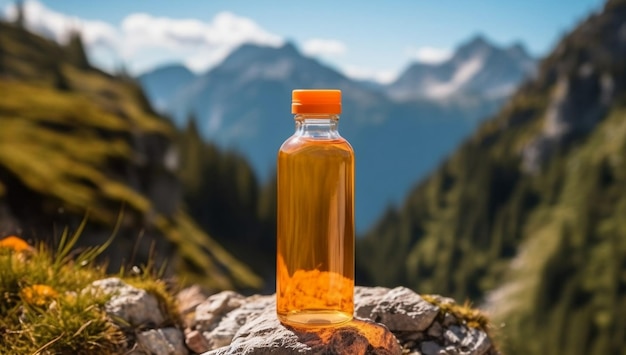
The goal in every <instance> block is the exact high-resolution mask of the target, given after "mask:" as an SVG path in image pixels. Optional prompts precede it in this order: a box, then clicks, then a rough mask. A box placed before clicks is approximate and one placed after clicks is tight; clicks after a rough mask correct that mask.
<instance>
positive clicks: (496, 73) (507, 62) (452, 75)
mask: <svg viewBox="0 0 626 355" xmlns="http://www.w3.org/2000/svg"><path fill="white" fill-rule="evenodd" d="M534 69H535V60H534V59H533V58H531V57H530V55H528V52H527V51H526V49H525V48H524V46H523V45H522V44H519V43H517V44H514V45H512V46H510V47H508V48H500V47H497V46H495V45H493V44H491V43H489V42H488V40H487V39H486V38H485V37H483V36H480V35H478V36H476V37H474V38H473V39H471V40H470V41H468V42H466V43H464V44H462V45H461V46H460V47H459V48H458V49H457V50H456V52H455V53H454V55H453V56H452V57H451V58H450V59H448V60H446V61H444V62H442V63H438V64H425V63H419V62H416V63H413V64H411V65H410V66H409V67H408V68H407V69H406V70H405V71H404V72H403V73H402V74H401V75H400V76H399V77H398V79H396V81H395V82H393V83H392V84H390V85H389V87H388V88H387V91H388V93H389V96H391V97H393V98H394V99H396V100H401V101H405V100H412V99H416V98H429V99H436V100H442V99H450V98H454V97H459V96H461V97H462V96H479V97H484V98H492V99H498V98H506V97H508V96H509V95H510V94H511V93H512V92H513V91H514V90H515V89H516V88H517V86H518V85H519V83H520V82H521V81H523V80H524V79H525V78H527V77H529V76H530V75H532V73H533V71H534Z"/></svg>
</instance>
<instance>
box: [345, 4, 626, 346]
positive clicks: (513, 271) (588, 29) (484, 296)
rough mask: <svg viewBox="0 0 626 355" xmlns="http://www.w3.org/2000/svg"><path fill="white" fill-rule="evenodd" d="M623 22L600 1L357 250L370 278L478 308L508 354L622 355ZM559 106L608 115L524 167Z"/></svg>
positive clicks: (625, 246) (625, 291) (623, 9)
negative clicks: (534, 169) (535, 165)
mask: <svg viewBox="0 0 626 355" xmlns="http://www.w3.org/2000/svg"><path fill="white" fill-rule="evenodd" d="M625 19H626V4H625V3H624V2H623V1H611V2H610V3H609V4H607V6H606V7H605V11H604V12H603V13H602V14H598V15H594V16H591V17H590V18H589V19H588V20H587V21H585V22H584V23H583V24H581V26H580V28H579V29H577V30H575V31H574V32H573V33H572V34H570V35H568V36H566V37H565V39H564V40H563V42H562V43H561V44H559V45H558V46H557V50H555V52H554V53H553V54H551V55H550V56H549V57H548V58H546V60H544V61H543V62H542V64H541V66H540V69H539V73H538V76H537V78H536V79H534V80H532V81H531V82H529V83H527V84H525V85H523V86H522V88H520V90H519V91H518V92H517V94H516V95H514V96H513V97H512V99H511V100H510V102H509V103H508V104H507V105H506V106H505V107H504V108H503V109H502V111H501V112H500V113H499V114H498V115H496V116H495V117H494V118H493V119H491V120H489V121H487V122H485V123H484V124H483V125H482V126H481V127H480V129H479V130H478V131H477V132H476V134H475V135H474V136H473V137H471V138H470V139H468V140H467V141H466V142H465V143H464V144H463V145H462V146H461V147H460V148H459V149H458V150H457V151H456V152H455V153H454V154H453V155H452V156H451V157H450V158H449V159H448V160H447V161H446V162H445V163H444V164H442V165H441V166H440V167H439V168H438V169H437V170H436V171H435V172H434V173H433V174H432V175H431V176H430V177H429V178H428V179H426V180H425V181H424V182H422V183H421V184H420V185H419V186H416V187H415V189H414V190H413V191H412V192H411V193H410V195H409V196H408V197H407V199H406V201H405V202H404V204H403V205H402V206H400V208H398V209H397V210H390V212H389V213H387V214H386V215H385V217H384V218H383V219H381V220H380V221H379V223H378V224H377V225H376V226H375V227H374V228H373V229H372V230H371V231H369V232H368V233H367V234H366V235H365V236H364V238H363V239H360V240H359V241H358V244H357V255H358V257H357V262H358V263H359V265H358V267H359V270H364V271H365V272H366V273H367V275H366V277H367V278H369V280H368V281H370V282H371V283H373V284H377V285H384V286H395V285H407V286H410V287H412V288H414V289H415V290H417V291H418V292H420V293H438V294H445V295H451V296H453V297H454V298H456V299H459V300H466V299H470V300H473V301H474V302H482V301H485V302H484V303H485V305H486V307H488V308H489V311H490V312H491V313H492V318H493V319H494V323H495V324H503V328H502V329H500V330H499V333H501V334H500V335H501V337H500V338H501V342H502V345H503V348H504V351H505V353H507V354H570V355H571V354H618V353H624V352H626V343H625V342H624V336H623V335H624V329H626V318H625V317H623V316H622V315H624V314H626V274H624V270H625V269H626V219H624V216H626V209H625V208H626V190H625V189H624V187H625V186H626V164H625V162H624V157H626V101H625V98H626V91H624V86H623V83H624V82H626V62H625V61H624V60H623V46H622V47H620V48H621V49H618V47H617V45H615V43H616V42H615V41H616V40H617V37H618V36H617V32H616V30H615V29H616V28H619V26H620V25H621V24H623V23H624V21H625ZM620 51H621V52H620ZM620 53H621V54H620ZM584 68H587V70H589V69H591V71H590V74H584V71H583V69H584ZM585 75H587V76H585ZM594 80H597V81H596V82H595V83H594ZM602 80H604V81H607V82H608V81H609V80H610V81H612V82H613V83H615V85H616V86H615V87H614V89H615V91H614V92H613V93H612V96H610V98H609V99H604V100H609V101H605V104H603V103H601V102H600V100H599V99H598V101H597V102H593V101H592V99H591V100H590V99H589V97H593V95H596V94H597V93H596V92H594V90H595V89H594V88H596V87H597V86H594V85H595V84H597V83H598V82H600V81H602ZM559 81H561V82H567V83H568V84H567V85H568V86H567V90H568V91H567V92H566V95H567V97H566V99H567V100H570V101H569V102H566V103H563V102H559V100H560V99H558V97H559V95H557V93H556V90H557V83H558V82H559ZM590 83H591V84H590ZM618 83H620V84H618ZM605 90H606V89H605ZM581 100H587V101H589V102H590V103H589V105H590V107H577V106H576V104H577V101H581ZM559 105H569V107H570V109H569V111H567V110H562V111H559V112H560V113H559V114H560V115H562V116H563V119H564V120H577V119H578V120H581V121H582V120H583V119H585V116H583V115H582V114H581V113H579V112H574V111H575V110H582V111H584V110H587V111H586V112H592V113H597V112H601V113H605V112H606V114H602V117H601V118H600V120H599V122H598V123H597V124H596V125H595V127H593V129H590V128H586V130H585V129H579V130H578V131H575V132H574V133H572V134H571V135H570V136H568V137H567V139H565V138H564V139H563V140H562V141H560V142H559V144H558V145H557V146H556V147H555V148H554V150H552V151H551V158H550V159H548V160H547V161H546V162H545V164H544V165H543V166H542V167H541V170H540V171H539V172H538V173H535V174H533V173H526V172H524V171H523V170H522V168H521V167H522V156H523V154H522V152H523V151H524V149H525V147H527V146H528V145H529V143H530V142H532V141H534V140H535V139H536V138H537V136H538V135H539V134H541V132H543V131H544V130H546V126H548V125H549V123H547V120H548V118H547V117H549V116H550V115H554V114H555V110H557V109H558V107H559ZM602 105H606V106H604V107H603V106H602ZM571 107H574V108H575V109H571ZM594 110H595V111H594ZM592 113H587V114H588V115H589V116H591V115H592ZM570 116H572V117H570ZM576 116H578V117H576ZM588 119H589V118H588ZM552 124H554V123H552ZM587 127H589V126H587Z"/></svg>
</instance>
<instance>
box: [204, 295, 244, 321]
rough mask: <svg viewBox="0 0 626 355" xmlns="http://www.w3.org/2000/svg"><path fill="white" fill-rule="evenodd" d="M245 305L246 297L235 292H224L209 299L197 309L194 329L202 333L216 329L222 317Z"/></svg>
mask: <svg viewBox="0 0 626 355" xmlns="http://www.w3.org/2000/svg"><path fill="white" fill-rule="evenodd" d="M243 303H244V297H243V296H242V295H240V294H238V293H236V292H233V291H224V292H220V293H218V294H215V295H213V296H211V297H209V298H208V299H207V300H206V301H204V302H202V303H200V304H199V305H198V306H197V307H196V315H195V319H194V322H193V325H192V327H193V328H195V329H198V330H201V331H209V330H212V329H213V328H215V327H216V326H217V325H218V323H219V321H220V320H221V319H222V317H223V316H224V315H225V314H227V313H228V312H230V311H232V310H233V309H235V308H238V307H240V306H241V305H242V304H243Z"/></svg>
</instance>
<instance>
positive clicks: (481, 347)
mask: <svg viewBox="0 0 626 355" xmlns="http://www.w3.org/2000/svg"><path fill="white" fill-rule="evenodd" d="M433 297H437V296H433ZM436 299H437V300H438V302H439V301H441V302H442V303H445V304H453V303H454V301H453V300H451V299H447V298H443V297H438V298H436ZM196 311H201V312H202V314H201V315H196V317H195V318H194V321H193V322H192V328H191V329H189V330H188V332H187V344H188V345H189V346H190V348H191V346H192V345H191V344H192V342H193V343H194V344H195V343H197V344H201V345H202V347H201V346H198V347H196V346H194V347H193V350H194V351H196V352H200V351H199V350H201V349H207V346H208V351H207V352H205V353H204V355H226V354H245V355H257V354H279V355H280V354H357V355H358V354H385V355H387V354H414V355H420V354H421V355H430V354H449V355H451V354H459V355H485V354H489V355H494V354H497V352H496V351H495V349H494V347H493V345H492V343H491V340H490V339H489V336H488V335H487V334H486V333H485V332H484V331H482V330H479V329H473V328H469V327H467V325H466V324H465V323H464V322H463V320H461V319H457V318H456V317H454V316H453V315H452V314H450V313H446V314H440V309H439V308H438V307H436V306H434V305H432V304H431V303H428V302H426V301H425V300H424V299H422V298H421V297H420V296H419V295H418V294H416V293H415V292H413V291H411V290H409V289H407V288H404V287H398V288H394V289H388V288H383V287H375V288H367V287H357V288H356V289H355V314H356V316H357V318H355V319H354V320H353V321H351V322H349V323H347V324H345V325H342V326H339V327H320V328H311V329H299V328H294V327H289V326H287V327H286V326H283V325H282V324H281V323H280V322H279V321H278V319H277V317H276V304H275V296H274V295H272V296H258V295H257V296H251V297H247V298H244V297H243V296H240V295H238V294H236V293H233V292H229V291H228V292H222V293H220V294H217V295H214V296H211V297H210V298H208V299H207V300H205V301H204V302H203V303H202V304H200V305H198V307H197V308H196ZM360 318H362V319H360ZM199 335H201V336H202V337H203V338H204V340H205V341H206V342H205V343H202V342H201V340H200V339H199V338H198V336H199Z"/></svg>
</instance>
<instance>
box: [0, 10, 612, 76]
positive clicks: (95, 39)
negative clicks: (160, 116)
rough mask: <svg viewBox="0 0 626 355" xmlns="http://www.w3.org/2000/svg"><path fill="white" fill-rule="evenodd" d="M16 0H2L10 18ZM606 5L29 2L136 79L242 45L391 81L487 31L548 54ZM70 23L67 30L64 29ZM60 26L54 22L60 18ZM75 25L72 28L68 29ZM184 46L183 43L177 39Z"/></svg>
mask: <svg viewBox="0 0 626 355" xmlns="http://www.w3.org/2000/svg"><path fill="white" fill-rule="evenodd" d="M12 4H13V1H8V0H0V9H2V11H3V12H4V14H5V16H8V17H10V16H11V9H10V7H11V6H12ZM602 4H603V1H601V0H559V1H557V0H552V1H547V0H525V1H521V0H509V1H503V0H471V1H469V0H413V1H408V0H407V1H400V0H395V1H385V2H383V1H328V0H317V1H309V2H303V1H294V0H291V1H286V0H270V1H252V0H249V1H243V0H233V1H216V0H211V1H208V0H207V1H192V0H177V1H172V0H150V1H148V0H132V1H130V0H109V1H85V0H39V1H34V0H27V1H26V8H27V9H30V10H31V11H32V13H33V17H35V18H31V19H30V21H31V22H32V23H31V24H30V25H31V27H32V28H34V29H36V30H37V29H39V30H40V31H42V32H46V33H48V34H49V35H50V33H56V39H57V40H59V41H63V38H64V37H63V34H62V33H61V32H64V31H65V32H66V30H67V27H70V26H78V27H80V28H81V29H85V32H86V37H87V40H86V42H87V45H88V48H89V51H90V57H91V58H92V59H93V60H94V61H95V62H97V63H98V64H100V65H102V66H105V67H114V66H115V65H118V64H119V62H121V61H123V62H125V64H126V66H127V68H129V70H130V71H131V72H133V73H139V72H143V71H146V70H149V69H150V68H152V67H154V66H157V65H159V64H163V63H165V62H173V61H181V62H184V63H186V64H187V65H188V66H190V67H192V68H193V69H195V70H196V71H203V70H206V69H207V68H209V67H211V66H212V65H215V64H216V63H219V61H220V60H221V59H223V58H224V57H225V56H226V55H227V54H228V53H229V52H230V51H231V50H232V49H234V48H235V47H236V46H238V45H239V44H241V43H243V42H255V43H260V44H268V45H275V46H276V45H280V44H281V43H284V41H286V40H289V41H292V42H294V43H295V44H296V45H297V46H298V47H299V48H300V49H301V50H303V51H304V52H305V53H307V54H308V55H311V56H315V57H317V58H319V59H320V60H322V61H324V62H325V63H327V64H330V65H332V66H334V67H335V68H337V69H339V70H340V71H342V72H344V73H346V74H348V75H350V76H353V77H358V78H372V79H377V80H381V81H389V80H392V79H393V77H394V76H395V75H397V74H398V73H399V72H401V71H402V70H403V69H404V68H405V67H406V66H407V65H408V64H409V63H410V62H411V61H414V60H421V61H436V60H441V59H442V58H445V57H446V55H449V53H450V52H451V51H452V50H453V49H454V48H455V47H457V46H458V45H459V44H460V43H462V42H464V41H467V40H468V39H469V38H470V37H472V36H474V35H476V34H478V33H480V34H483V35H484V36H486V37H487V38H488V39H489V40H491V41H493V42H494V43H495V44H498V45H510V44H513V43H514V42H522V43H523V44H524V45H525V46H526V47H527V49H528V50H529V51H530V53H531V54H533V55H535V56H542V55H544V54H546V53H548V52H549V50H550V49H551V48H552V46H554V45H555V43H556V42H557V41H558V40H559V38H560V37H561V36H562V35H563V34H565V33H567V32H568V31H569V30H571V29H572V28H573V27H574V26H575V25H576V24H577V23H578V22H580V21H581V20H583V19H584V18H585V17H586V16H587V15H588V14H589V13H591V12H592V11H597V10H599V9H600V8H601V6H602ZM61 20H63V21H65V23H66V25H64V26H60V25H59V22H60V21H61ZM55 21H56V22H55ZM68 23H69V24H68ZM176 41H178V42H176Z"/></svg>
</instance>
